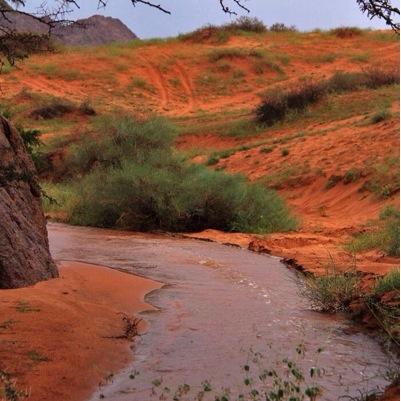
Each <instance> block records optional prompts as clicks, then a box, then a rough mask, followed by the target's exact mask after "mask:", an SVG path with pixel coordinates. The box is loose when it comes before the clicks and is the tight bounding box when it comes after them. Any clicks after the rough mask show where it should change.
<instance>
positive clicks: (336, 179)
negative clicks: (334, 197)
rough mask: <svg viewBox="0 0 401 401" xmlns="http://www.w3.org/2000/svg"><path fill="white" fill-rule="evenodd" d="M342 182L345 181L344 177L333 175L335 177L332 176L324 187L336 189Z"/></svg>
mask: <svg viewBox="0 0 401 401" xmlns="http://www.w3.org/2000/svg"><path fill="white" fill-rule="evenodd" d="M342 180H343V176H342V175H336V174H333V175H331V176H330V177H329V179H328V180H327V182H326V184H325V186H324V187H325V189H331V188H334V187H335V186H336V185H337V184H338V183H339V182H341V181H342Z"/></svg>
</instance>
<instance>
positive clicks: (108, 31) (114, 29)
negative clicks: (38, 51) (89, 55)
mask: <svg viewBox="0 0 401 401" xmlns="http://www.w3.org/2000/svg"><path fill="white" fill-rule="evenodd" d="M53 36H54V38H55V39H56V40H58V41H60V42H62V43H65V44H67V45H77V46H83V45H102V44H106V43H112V42H128V41H130V40H133V39H135V38H137V36H136V35H135V34H134V33H133V32H131V31H130V29H129V28H128V27H127V26H126V25H124V24H123V23H122V22H121V21H120V20H119V19H117V18H112V17H104V16H102V15H93V16H92V17H89V18H85V19H80V20H77V21H76V22H75V23H73V24H71V25H67V26H59V27H57V28H56V29H55V30H54V32H53Z"/></svg>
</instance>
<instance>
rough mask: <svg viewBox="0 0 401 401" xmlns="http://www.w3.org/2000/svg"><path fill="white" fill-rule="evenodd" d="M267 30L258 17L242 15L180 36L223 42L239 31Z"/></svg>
mask: <svg viewBox="0 0 401 401" xmlns="http://www.w3.org/2000/svg"><path fill="white" fill-rule="evenodd" d="M266 31H267V27H266V26H265V25H264V23H263V22H262V21H261V20H259V19H258V18H250V17H246V16H242V17H240V18H238V19H236V20H235V21H233V22H229V23H227V24H224V25H220V26H216V25H206V26H203V27H201V28H199V29H196V30H195V31H193V32H189V33H186V34H182V35H180V36H179V37H180V38H181V39H183V40H190V41H192V42H196V43H202V42H212V43H216V44H222V43H225V42H227V41H228V39H229V38H230V36H231V35H233V34H235V33H238V32H248V33H263V32H266Z"/></svg>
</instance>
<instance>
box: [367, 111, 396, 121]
mask: <svg viewBox="0 0 401 401" xmlns="http://www.w3.org/2000/svg"><path fill="white" fill-rule="evenodd" d="M391 116H392V113H391V112H390V111H388V110H381V111H378V112H377V113H375V114H373V116H372V117H371V119H370V121H371V123H372V124H377V123H381V122H382V121H385V120H388V119H389V118H391Z"/></svg>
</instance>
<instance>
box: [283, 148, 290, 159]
mask: <svg viewBox="0 0 401 401" xmlns="http://www.w3.org/2000/svg"><path fill="white" fill-rule="evenodd" d="M289 154H290V151H289V150H288V149H287V148H283V149H281V156H283V157H285V156H288V155H289Z"/></svg>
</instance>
